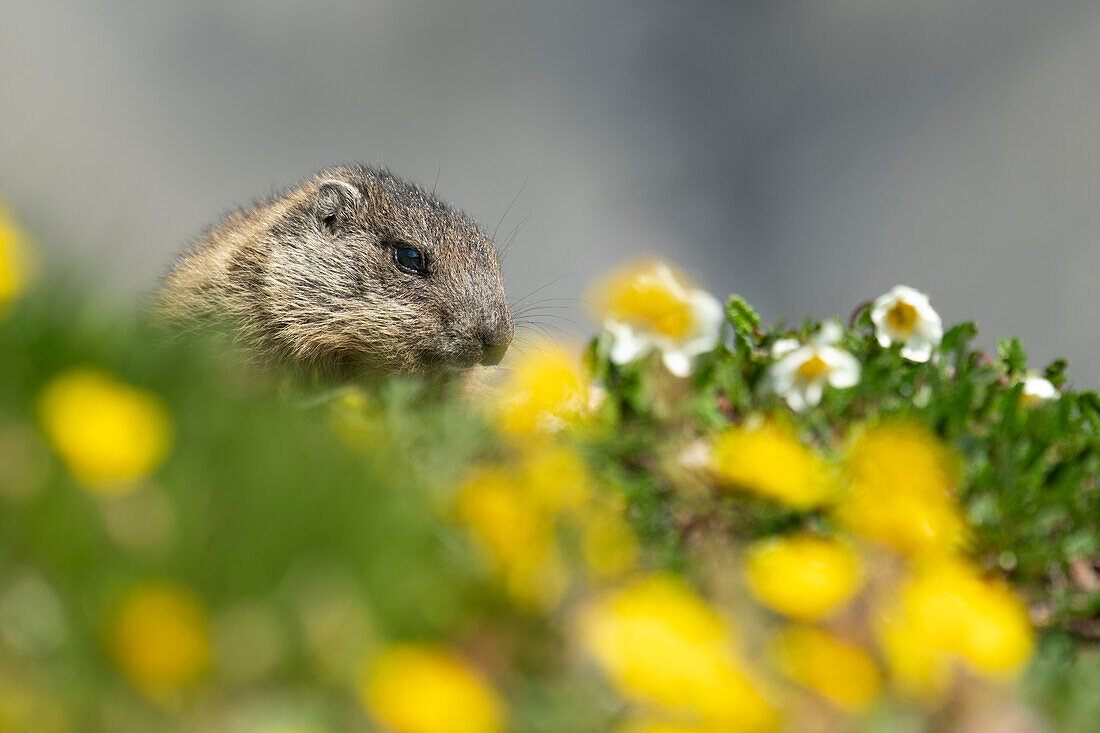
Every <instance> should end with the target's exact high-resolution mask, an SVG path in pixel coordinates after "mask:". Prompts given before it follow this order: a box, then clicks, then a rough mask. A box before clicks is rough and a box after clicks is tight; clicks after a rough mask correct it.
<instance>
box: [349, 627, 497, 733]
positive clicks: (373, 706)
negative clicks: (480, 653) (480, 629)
mask: <svg viewBox="0 0 1100 733" xmlns="http://www.w3.org/2000/svg"><path fill="white" fill-rule="evenodd" d="M361 695H362V701H363V705H364V706H365V707H366V709H367V711H368V712H369V713H370V714H371V716H372V717H373V718H374V719H375V720H376V721H377V722H378V723H379V724H380V725H381V726H382V727H383V729H384V730H386V731H391V732H392V733H494V732H495V731H499V730H502V728H503V726H504V722H503V721H504V704H503V703H502V701H501V700H500V698H499V697H498V695H497V693H496V691H495V690H494V689H493V688H492V687H491V686H490V685H489V683H488V682H486V680H485V679H484V678H483V677H482V676H481V675H480V674H479V673H478V672H477V671H476V670H474V669H473V668H472V667H470V666H469V665H468V664H466V663H465V662H464V661H463V660H461V659H460V658H458V657H457V656H455V655H454V654H453V653H451V652H450V651H447V650H446V649H441V648H437V647H432V646H423V645H416V644H397V645H394V646H391V647H389V648H387V649H385V650H383V651H382V653H380V654H379V655H378V656H377V657H376V658H375V659H374V660H373V662H372V663H371V664H370V665H369V668H368V670H367V672H366V674H365V675H364V679H363V683H362V686H361Z"/></svg>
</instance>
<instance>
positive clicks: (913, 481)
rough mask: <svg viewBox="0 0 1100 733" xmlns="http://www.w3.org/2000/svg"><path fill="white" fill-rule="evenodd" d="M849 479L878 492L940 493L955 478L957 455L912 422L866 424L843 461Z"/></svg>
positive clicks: (956, 473) (957, 463) (877, 493)
mask: <svg viewBox="0 0 1100 733" xmlns="http://www.w3.org/2000/svg"><path fill="white" fill-rule="evenodd" d="M845 469H846V470H847V472H848V476H849V478H850V479H851V481H852V483H853V484H854V485H856V486H858V487H860V488H864V489H866V490H868V491H871V492H873V493H875V494H876V495H878V496H889V495H891V494H893V493H896V492H899V491H903V492H906V493H927V494H933V495H937V496H938V495H943V494H946V493H948V492H950V491H951V490H952V489H954V487H955V484H956V483H957V482H958V474H959V459H958V457H957V456H955V455H954V453H952V452H951V451H950V450H949V449H948V448H947V447H946V446H944V445H943V444H942V443H941V442H940V441H939V439H937V438H936V436H934V435H932V434H931V433H930V432H929V431H928V430H927V429H926V428H924V427H923V426H921V425H917V424H915V423H906V422H899V423H884V424H880V425H874V426H871V427H869V428H868V429H867V430H866V431H864V432H863V434H862V435H860V436H859V438H858V439H857V440H856V442H855V444H854V445H853V446H852V449H851V451H850V452H849V454H848V458H847V460H846V461H845Z"/></svg>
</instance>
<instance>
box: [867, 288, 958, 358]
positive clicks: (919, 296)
mask: <svg viewBox="0 0 1100 733" xmlns="http://www.w3.org/2000/svg"><path fill="white" fill-rule="evenodd" d="M871 321H872V322H873V323H874V324H875V336H876V337H878V342H879V344H880V345H881V346H882V347H883V348H887V347H889V346H890V344H892V343H894V342H895V341H898V342H900V343H902V344H904V346H902V348H901V355H902V356H903V357H905V358H906V359H908V360H909V361H921V362H923V361H928V360H929V359H930V358H932V352H933V351H934V350H935V348H936V347H937V346H939V343H940V341H941V340H942V339H943V321H942V320H940V314H939V313H937V312H936V311H934V310H933V309H932V305H931V304H930V303H929V302H928V296H927V295H925V294H924V293H921V292H918V291H916V290H914V289H913V288H911V287H908V286H907V285H896V286H894V289H893V290H891V291H890V292H889V293H886V294H885V295H880V296H879V297H878V298H877V299H876V300H875V302H874V304H873V305H872V306H871Z"/></svg>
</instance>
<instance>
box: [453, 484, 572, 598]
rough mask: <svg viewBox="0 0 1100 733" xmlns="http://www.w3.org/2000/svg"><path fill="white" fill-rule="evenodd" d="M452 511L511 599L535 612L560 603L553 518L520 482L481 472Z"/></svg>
mask: <svg viewBox="0 0 1100 733" xmlns="http://www.w3.org/2000/svg"><path fill="white" fill-rule="evenodd" d="M456 509H457V514H458V517H459V519H460V520H461V521H462V522H464V523H465V524H467V525H468V526H469V528H470V532H471V534H472V535H473V538H474V540H475V541H476V543H477V544H478V545H479V546H480V547H481V549H482V550H483V552H484V554H485V556H486V558H487V559H488V561H489V564H490V565H491V566H492V567H493V569H494V571H495V572H496V573H497V574H498V575H499V576H500V577H501V578H502V580H503V583H504V587H505V589H506V590H507V591H508V592H509V594H510V595H511V596H512V597H513V598H514V599H516V600H517V601H518V602H520V603H522V604H524V605H527V606H532V607H536V608H549V607H551V606H553V605H555V604H556V603H557V602H558V600H560V598H561V596H562V593H563V592H564V590H565V583H566V576H565V568H564V566H563V564H562V561H561V558H560V556H559V555H558V551H557V546H556V545H555V542H554V517H553V515H552V514H551V513H550V512H547V511H546V509H545V508H544V506H543V505H542V503H541V502H540V501H539V500H538V498H536V497H535V496H532V495H531V494H530V493H528V492H527V491H526V490H525V487H524V486H523V484H522V483H521V482H518V481H517V480H516V479H515V477H513V476H512V475H510V474H509V473H508V472H506V471H504V470H503V469H499V468H485V469H482V470H480V471H479V472H477V473H475V474H474V475H473V476H472V477H471V478H470V479H469V480H468V481H467V482H466V484H465V485H464V486H463V487H462V489H461V491H460V492H459V495H458V498H457V505H456Z"/></svg>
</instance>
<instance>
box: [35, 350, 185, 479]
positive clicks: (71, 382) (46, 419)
mask: <svg viewBox="0 0 1100 733" xmlns="http://www.w3.org/2000/svg"><path fill="white" fill-rule="evenodd" d="M39 413H40V416H41V422H42V426H43V429H44V431H45V434H46V438H47V439H48V440H49V442H50V444H51V445H52V446H53V448H54V450H55V451H56V452H57V453H58V454H59V455H60V456H61V458H62V459H64V461H65V463H66V464H67V465H68V467H69V470H70V471H71V472H72V474H73V476H74V477H75V478H76V479H77V481H79V482H80V483H82V484H83V485H84V486H85V487H86V488H88V489H90V490H92V491H95V492H98V493H103V494H120V493H125V492H126V491H128V490H130V489H131V488H132V487H133V484H134V482H136V481H137V480H138V479H141V478H143V477H144V476H146V475H148V474H149V473H151V472H152V471H153V470H154V469H156V468H157V466H159V465H160V463H161V462H162V461H163V460H164V458H165V457H166V456H167V454H168V450H169V447H170V444H171V435H172V426H171V422H170V420H169V416H168V410H167V409H166V408H165V405H164V403H163V402H162V401H161V399H160V398H159V397H158V396H157V395H155V394H153V393H151V392H147V391H145V390H142V389H137V388H135V387H131V386H130V385H128V384H126V383H124V382H121V381H119V380H117V379H115V378H114V377H112V376H110V375H108V374H104V373H102V372H99V371H96V370H93V369H87V368H78V369H72V370H70V371H68V372H65V373H64V374H62V375H60V376H58V377H55V378H54V380H53V381H52V382H50V383H49V384H48V385H47V386H46V388H45V389H44V390H43V392H42V394H41V396H40V398H39Z"/></svg>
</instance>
